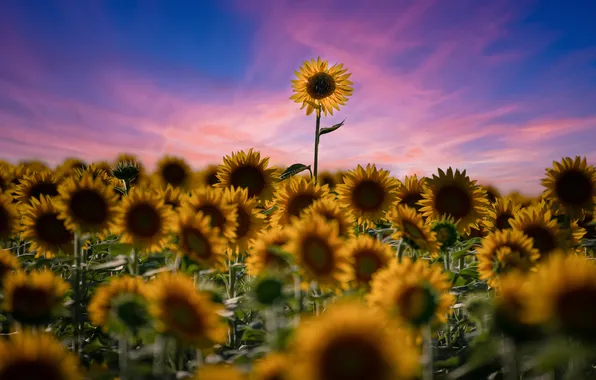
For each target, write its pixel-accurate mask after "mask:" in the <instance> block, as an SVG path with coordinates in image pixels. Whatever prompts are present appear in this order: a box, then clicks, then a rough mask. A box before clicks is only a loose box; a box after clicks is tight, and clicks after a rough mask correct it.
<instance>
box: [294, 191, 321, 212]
mask: <svg viewBox="0 0 596 380" xmlns="http://www.w3.org/2000/svg"><path fill="white" fill-rule="evenodd" d="M317 199H318V197H317V196H314V195H312V194H298V195H296V196H295V197H293V198H292V199H290V201H289V202H288V208H287V210H288V214H289V215H292V216H296V217H299V216H300V214H301V213H302V211H304V210H305V209H306V208H308V207H309V206H310V205H312V204H313V202H314V201H316V200H317Z"/></svg>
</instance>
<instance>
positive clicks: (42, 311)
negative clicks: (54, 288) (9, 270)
mask: <svg viewBox="0 0 596 380" xmlns="http://www.w3.org/2000/svg"><path fill="white" fill-rule="evenodd" d="M52 306H53V302H52V296H51V294H48V292H47V291H45V290H43V289H39V288H35V287H31V286H26V285H25V286H19V287H17V288H15V289H14V292H13V295H12V313H13V315H14V318H15V319H16V320H17V321H20V322H23V323H33V324H34V323H43V322H44V321H46V320H47V319H48V318H49V317H50V313H51V312H52Z"/></svg>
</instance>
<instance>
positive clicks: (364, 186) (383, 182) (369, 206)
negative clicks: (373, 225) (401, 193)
mask: <svg viewBox="0 0 596 380" xmlns="http://www.w3.org/2000/svg"><path fill="white" fill-rule="evenodd" d="M397 186H398V181H397V180H396V179H395V178H393V177H391V176H390V175H389V172H388V171H387V170H383V169H377V168H376V166H375V165H374V164H373V165H371V164H368V165H366V169H365V168H363V167H362V166H360V165H358V167H357V168H356V169H354V170H352V171H349V172H347V173H345V175H344V183H343V184H340V185H337V186H336V192H337V194H338V201H339V203H340V205H341V207H343V208H346V209H348V210H350V211H351V212H352V214H353V215H354V217H355V218H357V221H358V223H365V222H376V221H378V220H379V219H381V218H382V217H383V215H384V213H385V211H387V210H388V209H389V207H390V206H391V205H392V204H393V203H394V202H395V201H396V200H397V195H396V188H397Z"/></svg>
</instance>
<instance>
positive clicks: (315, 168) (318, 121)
mask: <svg viewBox="0 0 596 380" xmlns="http://www.w3.org/2000/svg"><path fill="white" fill-rule="evenodd" d="M320 131H321V110H320V109H317V112H316V126H315V162H314V165H313V177H314V181H315V184H316V183H317V172H318V169H319V139H320V137H321V136H319V133H320Z"/></svg>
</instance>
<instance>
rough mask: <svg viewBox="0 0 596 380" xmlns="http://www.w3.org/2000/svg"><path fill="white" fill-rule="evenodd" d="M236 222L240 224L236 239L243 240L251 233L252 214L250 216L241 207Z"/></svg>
mask: <svg viewBox="0 0 596 380" xmlns="http://www.w3.org/2000/svg"><path fill="white" fill-rule="evenodd" d="M236 221H237V222H238V227H237V228H236V239H242V238H243V237H245V236H246V234H248V232H249V231H250V214H248V213H247V212H246V211H245V210H244V208H242V207H240V206H239V207H238V213H237V217H236Z"/></svg>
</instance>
